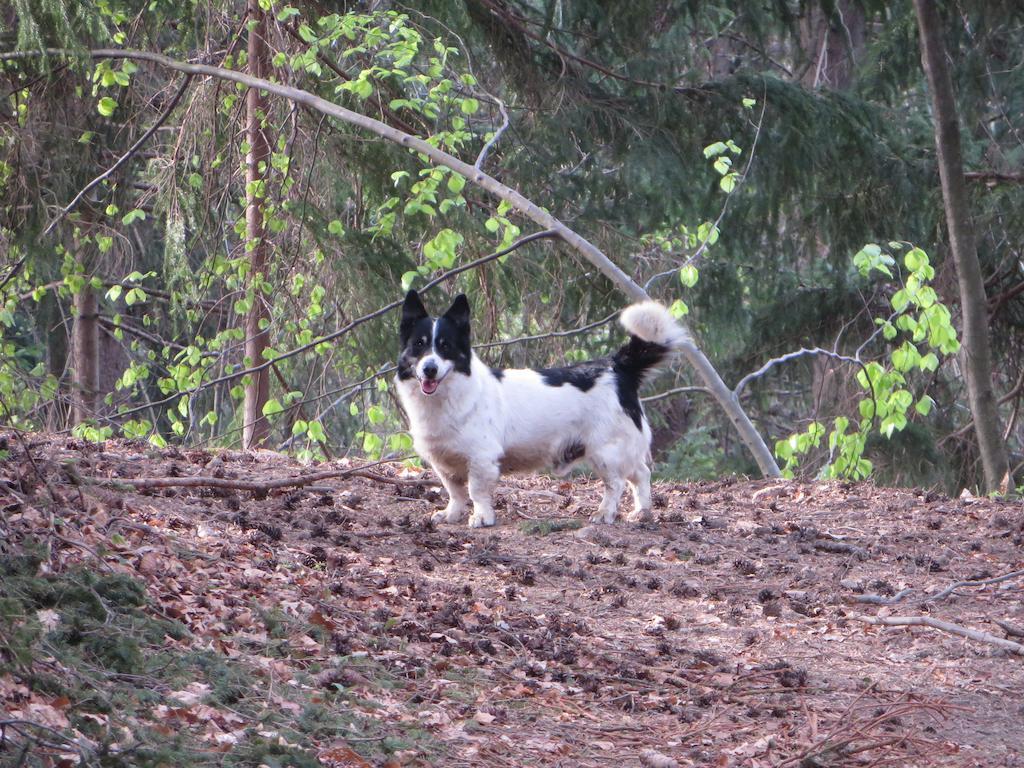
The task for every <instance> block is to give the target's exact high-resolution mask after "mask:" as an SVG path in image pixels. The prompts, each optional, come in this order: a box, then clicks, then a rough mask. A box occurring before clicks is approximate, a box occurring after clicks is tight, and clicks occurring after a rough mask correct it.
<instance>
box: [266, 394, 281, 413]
mask: <svg viewBox="0 0 1024 768" xmlns="http://www.w3.org/2000/svg"><path fill="white" fill-rule="evenodd" d="M283 410H284V408H282V407H281V403H279V402H278V401H277V398H271V399H270V400H268V401H267V402H266V404H265V405H264V406H263V415H264V416H273V415H274V414H276V413H281V412H282V411H283Z"/></svg>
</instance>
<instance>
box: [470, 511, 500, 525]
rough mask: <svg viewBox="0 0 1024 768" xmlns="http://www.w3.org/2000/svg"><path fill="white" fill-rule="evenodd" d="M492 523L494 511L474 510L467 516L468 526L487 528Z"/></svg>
mask: <svg viewBox="0 0 1024 768" xmlns="http://www.w3.org/2000/svg"><path fill="white" fill-rule="evenodd" d="M492 525H494V512H490V513H487V512H476V511H474V512H473V514H472V515H470V516H469V527H470V528H487V527H489V526H492Z"/></svg>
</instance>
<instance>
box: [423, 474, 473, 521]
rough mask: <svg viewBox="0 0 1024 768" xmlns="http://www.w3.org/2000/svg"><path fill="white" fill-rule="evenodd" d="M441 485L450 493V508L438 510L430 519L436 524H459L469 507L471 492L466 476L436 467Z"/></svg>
mask: <svg viewBox="0 0 1024 768" xmlns="http://www.w3.org/2000/svg"><path fill="white" fill-rule="evenodd" d="M434 470H435V471H436V472H437V476H438V477H439V478H441V484H442V485H443V486H444V489H445V490H446V491H448V506H447V507H445V508H444V509H439V510H437V511H436V512H435V513H434V514H433V515H431V516H430V519H431V520H432V521H433V522H435V523H457V522H459V520H461V519H462V516H463V515H465V514H466V509H467V508H468V507H469V492H468V491H467V490H466V476H465V474H463V475H461V476H460V475H459V474H458V473H456V472H449V471H447V470H444V469H441V468H440V467H434Z"/></svg>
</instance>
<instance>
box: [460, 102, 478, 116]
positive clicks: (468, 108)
mask: <svg viewBox="0 0 1024 768" xmlns="http://www.w3.org/2000/svg"><path fill="white" fill-rule="evenodd" d="M459 109H461V110H462V112H463V114H466V115H473V114H476V112H477V111H478V110H479V109H480V102H479V101H477V100H476V99H463V100H462V101H461V102H460V103H459Z"/></svg>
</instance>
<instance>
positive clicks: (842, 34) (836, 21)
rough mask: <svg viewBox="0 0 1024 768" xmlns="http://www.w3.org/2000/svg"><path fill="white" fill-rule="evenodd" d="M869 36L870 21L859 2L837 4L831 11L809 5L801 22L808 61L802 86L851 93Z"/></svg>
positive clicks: (840, 0)
mask: <svg viewBox="0 0 1024 768" xmlns="http://www.w3.org/2000/svg"><path fill="white" fill-rule="evenodd" d="M866 32H867V18H866V16H865V15H864V8H863V7H862V6H861V4H860V3H859V2H853V0H837V2H835V3H834V4H832V8H831V10H826V9H825V7H824V6H823V5H818V4H816V3H815V4H810V5H809V7H808V8H807V10H806V13H805V15H804V16H803V17H801V19H800V47H801V48H802V49H803V51H804V54H805V55H806V56H807V59H808V62H807V67H806V69H805V70H804V72H803V75H802V77H801V82H803V84H804V85H805V86H807V87H808V88H811V89H817V88H830V89H832V90H834V91H845V90H848V89H849V88H850V86H851V85H853V74H854V69H855V67H856V65H857V58H858V57H859V56H860V54H861V53H862V52H863V51H864V45H865V42H866V39H867V38H866Z"/></svg>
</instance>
